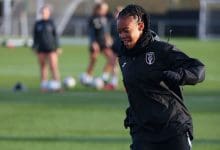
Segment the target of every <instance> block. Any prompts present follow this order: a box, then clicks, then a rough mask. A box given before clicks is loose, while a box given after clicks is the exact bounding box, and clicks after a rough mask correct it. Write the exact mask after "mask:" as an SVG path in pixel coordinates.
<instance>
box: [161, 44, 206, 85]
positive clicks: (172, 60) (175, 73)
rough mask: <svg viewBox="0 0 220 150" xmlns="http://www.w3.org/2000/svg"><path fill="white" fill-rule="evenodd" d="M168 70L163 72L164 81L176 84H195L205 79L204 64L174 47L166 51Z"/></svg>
mask: <svg viewBox="0 0 220 150" xmlns="http://www.w3.org/2000/svg"><path fill="white" fill-rule="evenodd" d="M167 60H169V70H166V71H164V72H163V78H164V81H165V82H172V83H173V84H177V85H195V84H197V83H199V82H202V81H203V80H204V79H205V66H204V64H202V63H201V62H200V61H199V60H197V59H194V58H190V57H189V56H187V55H186V54H184V53H183V52H181V51H179V50H178V49H176V48H175V47H172V48H171V49H170V50H168V51H167Z"/></svg>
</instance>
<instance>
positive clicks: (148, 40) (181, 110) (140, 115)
mask: <svg viewBox="0 0 220 150" xmlns="http://www.w3.org/2000/svg"><path fill="white" fill-rule="evenodd" d="M119 64H120V68H121V71H122V75H123V83H124V86H125V88H126V91H127V95H128V100H129V108H128V109H127V112H126V114H127V117H126V119H125V127H130V128H131V134H132V133H134V132H136V131H134V130H138V129H140V128H141V129H142V131H144V134H145V137H147V140H149V141H154V142H157V141H163V140H166V139H168V138H170V137H172V136H176V135H179V134H183V133H184V132H187V131H188V132H189V134H190V137H191V139H192V138H193V133H192V132H193V131H192V129H193V126H192V119H191V116H190V114H189V112H188V110H187V108H186V106H185V105H184V103H183V97H182V94H181V88H180V86H182V85H194V84H196V83H199V82H201V81H203V80H204V76H205V70H204V65H203V64H202V63H201V62H200V61H199V60H197V59H194V58H190V57H189V56H187V55H186V54H184V53H183V52H181V51H180V50H178V49H177V48H176V47H175V46H173V45H171V44H169V43H167V42H162V41H158V40H155V39H154V38H153V37H152V35H150V34H144V35H143V36H142V37H141V38H140V40H139V41H138V44H137V45H136V46H135V47H134V48H133V49H126V48H125V47H124V46H123V45H122V48H121V53H120V55H119Z"/></svg>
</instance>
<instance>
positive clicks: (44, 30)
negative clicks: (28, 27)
mask: <svg viewBox="0 0 220 150" xmlns="http://www.w3.org/2000/svg"><path fill="white" fill-rule="evenodd" d="M41 14H42V19H41V20H39V21H37V22H36V23H35V25H34V33H33V40H34V42H33V50H34V51H36V54H37V57H38V62H39V65H40V72H41V90H42V91H47V90H48V88H49V89H50V90H60V88H61V83H60V73H59V69H58V51H60V49H59V44H58V37H57V33H56V28H55V25H54V22H53V21H52V20H51V19H50V16H51V9H50V7H49V6H48V5H45V6H43V7H42V9H41ZM47 63H49V67H50V71H51V74H52V80H51V81H50V82H48V72H47Z"/></svg>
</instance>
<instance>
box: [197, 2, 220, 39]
mask: <svg viewBox="0 0 220 150" xmlns="http://www.w3.org/2000/svg"><path fill="white" fill-rule="evenodd" d="M199 38H200V39H209V38H220V0H200V15H199Z"/></svg>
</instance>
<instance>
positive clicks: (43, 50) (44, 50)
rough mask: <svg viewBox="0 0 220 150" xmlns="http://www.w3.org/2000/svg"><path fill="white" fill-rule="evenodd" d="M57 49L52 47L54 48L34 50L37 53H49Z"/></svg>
mask: <svg viewBox="0 0 220 150" xmlns="http://www.w3.org/2000/svg"><path fill="white" fill-rule="evenodd" d="M56 51H57V48H54V49H38V50H37V51H36V52H37V53H45V54H47V53H51V52H56Z"/></svg>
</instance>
